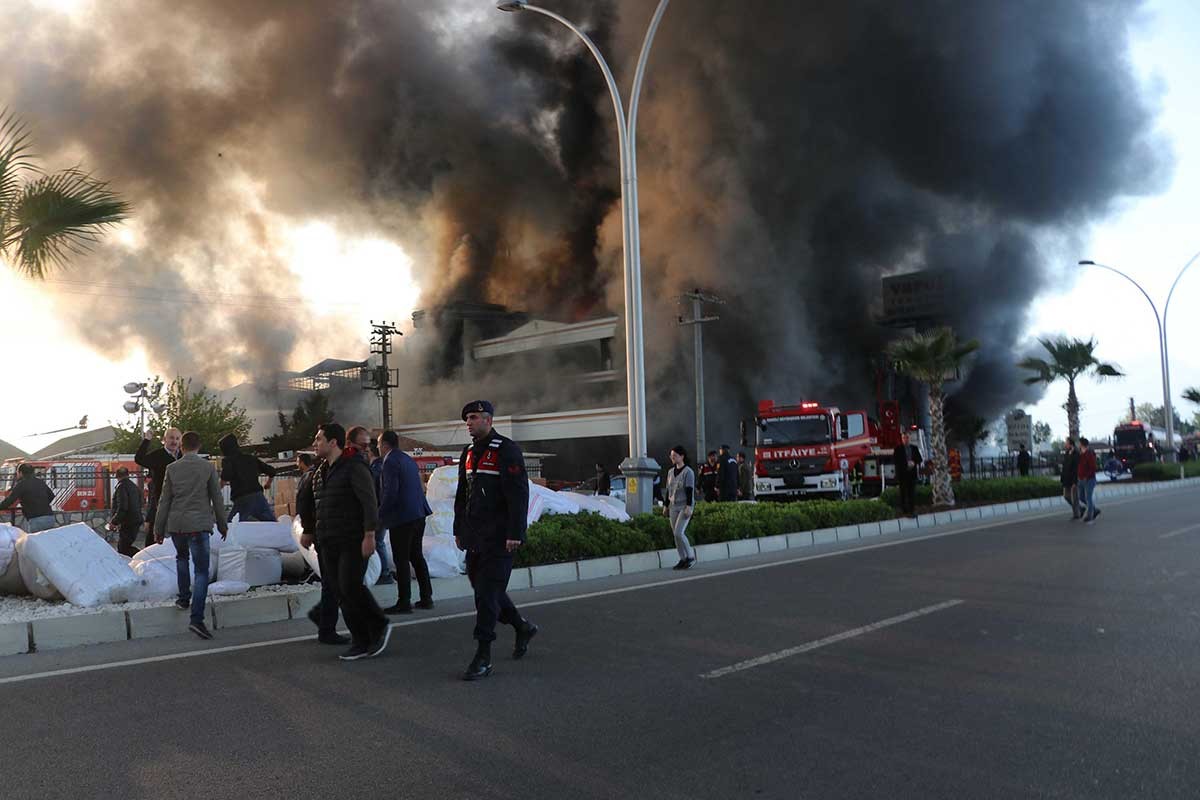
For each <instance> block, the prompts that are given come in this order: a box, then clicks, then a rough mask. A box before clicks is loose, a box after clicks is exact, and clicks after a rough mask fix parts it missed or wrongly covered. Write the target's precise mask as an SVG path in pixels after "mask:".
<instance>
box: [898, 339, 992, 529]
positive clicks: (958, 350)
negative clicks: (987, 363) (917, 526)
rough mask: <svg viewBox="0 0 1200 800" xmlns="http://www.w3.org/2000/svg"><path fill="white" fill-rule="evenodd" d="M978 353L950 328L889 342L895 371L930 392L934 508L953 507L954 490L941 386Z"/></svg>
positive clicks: (971, 344)
mask: <svg viewBox="0 0 1200 800" xmlns="http://www.w3.org/2000/svg"><path fill="white" fill-rule="evenodd" d="M977 349H979V342H977V341H976V340H974V339H972V340H971V341H969V342H959V341H958V338H957V337H956V336H955V335H954V331H952V330H951V329H950V328H937V329H936V330H933V331H929V332H928V333H915V334H913V335H912V336H910V337H908V338H907V339H900V340H897V341H894V342H892V343H891V344H889V345H888V347H887V353H888V356H889V357H890V358H891V359H892V360H893V361H895V362H896V370H897V371H898V372H901V373H904V374H905V375H908V376H910V377H911V378H913V379H915V380H917V381H920V382H921V383H923V384H925V385H926V386H927V387H928V388H929V422H930V428H931V430H930V432H929V438H930V447H931V450H932V452H931V453H930V461H931V462H932V467H933V504H934V505H935V506H952V505H954V487H953V486H952V485H951V483H950V469H949V464H948V462H947V458H946V419H945V394H944V393H943V391H942V386H943V384H944V383H945V382H946V378H947V377H948V376H952V375H954V374H955V372H956V371H957V370H958V369H959V368H960V367H961V366H962V364H963V361H964V360H965V359H966V357H967V356H968V355H970V354H971V353H972V352H974V351H975V350H977Z"/></svg>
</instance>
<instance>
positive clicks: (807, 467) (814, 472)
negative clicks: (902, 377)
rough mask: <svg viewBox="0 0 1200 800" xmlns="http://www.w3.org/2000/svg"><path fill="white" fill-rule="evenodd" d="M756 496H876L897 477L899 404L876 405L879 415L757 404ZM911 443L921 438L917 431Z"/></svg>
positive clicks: (770, 402)
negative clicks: (894, 456) (896, 454)
mask: <svg viewBox="0 0 1200 800" xmlns="http://www.w3.org/2000/svg"><path fill="white" fill-rule="evenodd" d="M754 421H755V425H756V428H757V434H756V441H755V449H754V454H755V462H754V475H755V477H754V495H755V497H756V498H758V499H762V500H787V499H795V498H798V497H808V496H818V497H822V496H823V497H849V496H851V495H855V494H862V495H868V496H876V495H878V494H879V493H880V492H882V491H883V489H884V488H885V486H887V485H890V484H891V483H892V482H893V480H894V479H895V468H894V466H893V464H892V454H893V452H894V451H895V449H896V447H898V446H899V445H900V442H901V425H900V404H899V403H897V402H895V401H894V400H885V401H883V402H881V403H880V404H879V419H878V420H875V419H872V418H870V417H868V416H867V414H866V412H865V411H846V412H843V411H841V410H839V409H838V408H836V407H834V406H822V405H821V404H820V403H817V402H812V401H804V402H801V403H799V404H797V405H781V404H776V403H775V402H774V401H773V400H763V401H761V402H760V403H759V404H758V416H756V417H755V419H754ZM915 433H916V438H915V439H914V441H913V443H914V444H916V445H917V446H918V447H920V448H921V451H922V453H924V452H925V448H924V447H923V446H922V443H923V440H924V437H923V435H922V432H921V431H916V432H915Z"/></svg>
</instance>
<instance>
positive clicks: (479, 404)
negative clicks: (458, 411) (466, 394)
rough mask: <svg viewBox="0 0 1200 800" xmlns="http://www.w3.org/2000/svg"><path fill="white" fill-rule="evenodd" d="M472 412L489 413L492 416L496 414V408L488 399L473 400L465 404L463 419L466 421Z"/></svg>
mask: <svg viewBox="0 0 1200 800" xmlns="http://www.w3.org/2000/svg"><path fill="white" fill-rule="evenodd" d="M472 413H474V414H489V415H491V416H495V414H496V409H495V408H493V407H492V404H491V403H489V402H488V401H487V400H472V401H471V402H469V403H467V404H466V405H465V406H463V410H462V418H463V420H464V421H466V419H467V414H472Z"/></svg>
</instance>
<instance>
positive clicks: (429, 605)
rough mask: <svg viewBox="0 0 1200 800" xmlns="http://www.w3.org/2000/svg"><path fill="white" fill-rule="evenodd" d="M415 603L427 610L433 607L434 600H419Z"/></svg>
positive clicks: (416, 605)
mask: <svg viewBox="0 0 1200 800" xmlns="http://www.w3.org/2000/svg"><path fill="white" fill-rule="evenodd" d="M413 605H414V606H415V607H417V608H423V609H425V610H426V611H428V610H430V609H431V608H433V601H432V600H418V601H417V602H415V603H413Z"/></svg>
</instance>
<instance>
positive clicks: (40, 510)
mask: <svg viewBox="0 0 1200 800" xmlns="http://www.w3.org/2000/svg"><path fill="white" fill-rule="evenodd" d="M17 474H18V475H20V476H21V477H20V478H18V479H17V482H16V483H14V484H13V487H12V489H10V490H9V492H8V495H7V496H6V497H5V498H4V499H3V500H0V511H3V510H4V509H6V508H10V507H12V506H13V505H15V504H16V503H20V504H21V515H22V516H23V517H25V523H24V524H25V528H24V530H25V532H26V533H37V532H38V531H44V530H49V529H50V528H53V527H54V526H55V525H56V524H58V521H57V519H56V518H55V516H54V508H53V507H52V505H51V504H52V503H53V502H54V490H53V489H51V488H50V487H49V486H47V485H46V482H45V481H44V480H42V479H41V478H39V477H38V476H37V474H36V471H35V470H34V468H33V465H32V464H22V465H21V466H19V467H17Z"/></svg>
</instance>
